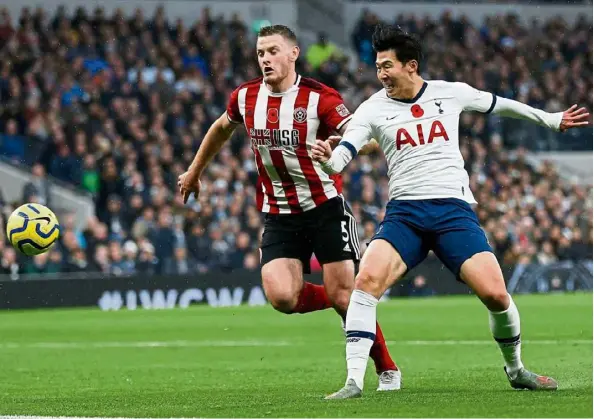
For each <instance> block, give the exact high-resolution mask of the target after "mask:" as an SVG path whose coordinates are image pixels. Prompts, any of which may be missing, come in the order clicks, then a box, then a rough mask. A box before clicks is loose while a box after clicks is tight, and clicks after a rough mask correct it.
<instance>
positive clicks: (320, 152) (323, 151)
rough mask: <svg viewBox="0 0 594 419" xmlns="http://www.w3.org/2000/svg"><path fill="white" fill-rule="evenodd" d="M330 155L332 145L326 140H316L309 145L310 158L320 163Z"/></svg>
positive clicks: (328, 158)
mask: <svg viewBox="0 0 594 419" xmlns="http://www.w3.org/2000/svg"><path fill="white" fill-rule="evenodd" d="M330 157H332V146H331V145H330V143H328V142H327V141H321V140H316V143H315V144H314V145H313V146H312V147H311V158H312V159H313V160H315V161H319V162H320V163H325V162H327V161H328V160H330Z"/></svg>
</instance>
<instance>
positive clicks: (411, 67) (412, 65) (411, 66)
mask: <svg viewBox="0 0 594 419" xmlns="http://www.w3.org/2000/svg"><path fill="white" fill-rule="evenodd" d="M406 67H407V70H408V71H409V72H411V73H417V72H418V70H419V62H418V61H417V60H410V61H409V62H407V63H406Z"/></svg>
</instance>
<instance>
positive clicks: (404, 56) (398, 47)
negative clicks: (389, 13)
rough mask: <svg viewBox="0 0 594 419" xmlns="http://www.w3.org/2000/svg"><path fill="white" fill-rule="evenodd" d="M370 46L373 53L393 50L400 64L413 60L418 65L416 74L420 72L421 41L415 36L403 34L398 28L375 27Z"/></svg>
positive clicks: (380, 25)
mask: <svg viewBox="0 0 594 419" xmlns="http://www.w3.org/2000/svg"><path fill="white" fill-rule="evenodd" d="M372 44H373V50H374V51H375V52H383V51H389V50H393V51H394V53H395V54H396V58H397V59H398V60H399V61H400V62H402V64H406V63H407V62H409V61H411V60H415V61H416V62H417V63H418V64H419V65H418V70H417V72H420V71H421V60H422V59H423V48H422V46H421V41H420V40H419V38H417V37H416V36H415V35H413V34H410V33H407V32H404V31H403V30H402V29H401V28H400V27H399V26H393V25H386V24H379V25H377V26H376V27H375V31H374V32H373V37H372Z"/></svg>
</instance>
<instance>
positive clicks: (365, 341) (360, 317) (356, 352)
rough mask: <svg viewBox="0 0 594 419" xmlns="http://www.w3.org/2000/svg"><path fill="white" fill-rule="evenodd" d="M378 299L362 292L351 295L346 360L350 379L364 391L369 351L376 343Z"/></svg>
mask: <svg viewBox="0 0 594 419" xmlns="http://www.w3.org/2000/svg"><path fill="white" fill-rule="evenodd" d="M377 303H378V299H377V298H375V297H374V296H373V295H371V294H368V293H366V292H364V291H361V290H355V291H353V293H352V294H351V301H350V303H349V308H348V311H347V316H346V360H347V369H348V377H347V381H348V380H349V379H353V380H355V383H356V384H357V387H359V388H360V389H361V390H363V382H364V380H365V369H366V368H367V360H368V359H369V351H370V350H371V346H372V345H373V342H374V341H375V328H376V326H375V319H376V309H377Z"/></svg>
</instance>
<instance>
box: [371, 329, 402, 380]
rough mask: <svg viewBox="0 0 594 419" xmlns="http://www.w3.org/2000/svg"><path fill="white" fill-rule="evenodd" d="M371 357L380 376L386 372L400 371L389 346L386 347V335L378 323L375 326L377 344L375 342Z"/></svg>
mask: <svg viewBox="0 0 594 419" xmlns="http://www.w3.org/2000/svg"><path fill="white" fill-rule="evenodd" d="M369 356H370V357H371V359H373V362H374V363H375V370H376V372H377V373H378V374H381V373H382V372H384V371H393V370H398V367H397V366H396V364H395V363H394V361H393V360H392V357H391V356H390V352H389V351H388V346H387V345H386V339H384V334H383V333H382V329H381V327H380V325H379V323H376V326H375V342H373V346H372V347H371V351H370V352H369Z"/></svg>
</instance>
